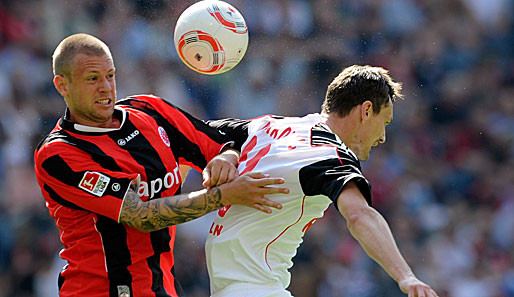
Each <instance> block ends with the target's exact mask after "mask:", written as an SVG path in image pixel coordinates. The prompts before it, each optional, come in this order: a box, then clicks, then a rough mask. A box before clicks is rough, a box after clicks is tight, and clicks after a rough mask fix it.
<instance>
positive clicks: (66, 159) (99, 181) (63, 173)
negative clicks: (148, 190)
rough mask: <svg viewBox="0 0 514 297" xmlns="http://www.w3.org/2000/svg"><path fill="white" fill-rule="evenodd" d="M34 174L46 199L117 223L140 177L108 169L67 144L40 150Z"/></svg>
mask: <svg viewBox="0 0 514 297" xmlns="http://www.w3.org/2000/svg"><path fill="white" fill-rule="evenodd" d="M35 171H36V177H37V180H38V183H39V185H40V188H41V191H42V192H43V196H45V198H46V199H47V200H51V201H54V202H56V203H58V204H60V205H63V206H66V207H69V208H72V209H79V210H87V211H90V212H93V213H96V214H99V215H102V216H105V217H108V218H111V219H113V220H115V221H117V222H118V221H119V213H120V211H121V205H122V203H123V198H124V197H125V195H126V193H127V191H128V189H129V187H130V183H131V181H132V180H133V179H135V178H137V176H138V175H137V174H128V173H123V172H113V171H109V170H106V169H105V168H102V167H101V165H100V164H98V163H97V162H95V161H93V160H92V158H91V156H90V155H88V154H86V153H84V152H83V151H81V150H80V149H77V148H75V147H73V146H70V145H68V144H64V143H53V144H47V145H45V146H43V147H41V148H39V149H38V150H37V151H36V153H35Z"/></svg>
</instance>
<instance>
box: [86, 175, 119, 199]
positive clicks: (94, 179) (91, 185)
mask: <svg viewBox="0 0 514 297" xmlns="http://www.w3.org/2000/svg"><path fill="white" fill-rule="evenodd" d="M110 180H111V178H110V177H108V176H107V175H104V174H101V173H99V172H94V171H86V173H84V176H83V177H82V180H81V181H80V183H79V188H81V189H82V190H84V191H86V192H89V193H91V194H93V195H95V196H98V197H100V196H102V195H103V194H104V192H105V190H106V189H107V185H109V181H110Z"/></svg>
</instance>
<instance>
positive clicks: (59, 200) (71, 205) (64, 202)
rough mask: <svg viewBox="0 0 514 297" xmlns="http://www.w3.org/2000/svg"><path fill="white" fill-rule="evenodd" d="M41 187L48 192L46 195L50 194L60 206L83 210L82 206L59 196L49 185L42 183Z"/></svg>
mask: <svg viewBox="0 0 514 297" xmlns="http://www.w3.org/2000/svg"><path fill="white" fill-rule="evenodd" d="M43 188H44V189H45V191H46V192H47V193H48V195H49V196H50V198H51V199H52V200H53V201H55V202H57V203H59V204H60V205H62V206H66V207H69V208H71V209H76V210H85V209H83V208H82V207H80V206H78V205H76V204H74V203H71V202H69V201H68V200H66V199H64V198H62V197H61V196H59V194H57V193H56V192H55V191H54V189H52V188H51V187H50V186H49V185H44V186H43Z"/></svg>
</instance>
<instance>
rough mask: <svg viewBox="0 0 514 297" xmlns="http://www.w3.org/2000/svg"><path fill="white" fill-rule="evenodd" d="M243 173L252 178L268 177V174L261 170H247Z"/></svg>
mask: <svg viewBox="0 0 514 297" xmlns="http://www.w3.org/2000/svg"><path fill="white" fill-rule="evenodd" d="M244 175H246V176H249V177H252V178H257V179H259V178H265V177H269V174H264V173H262V172H248V173H245V174H244Z"/></svg>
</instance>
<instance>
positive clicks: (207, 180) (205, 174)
mask: <svg viewBox="0 0 514 297" xmlns="http://www.w3.org/2000/svg"><path fill="white" fill-rule="evenodd" d="M202 179H203V182H202V185H203V186H204V187H209V186H210V184H211V171H210V170H209V169H208V168H205V169H204V170H203V171H202Z"/></svg>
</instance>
